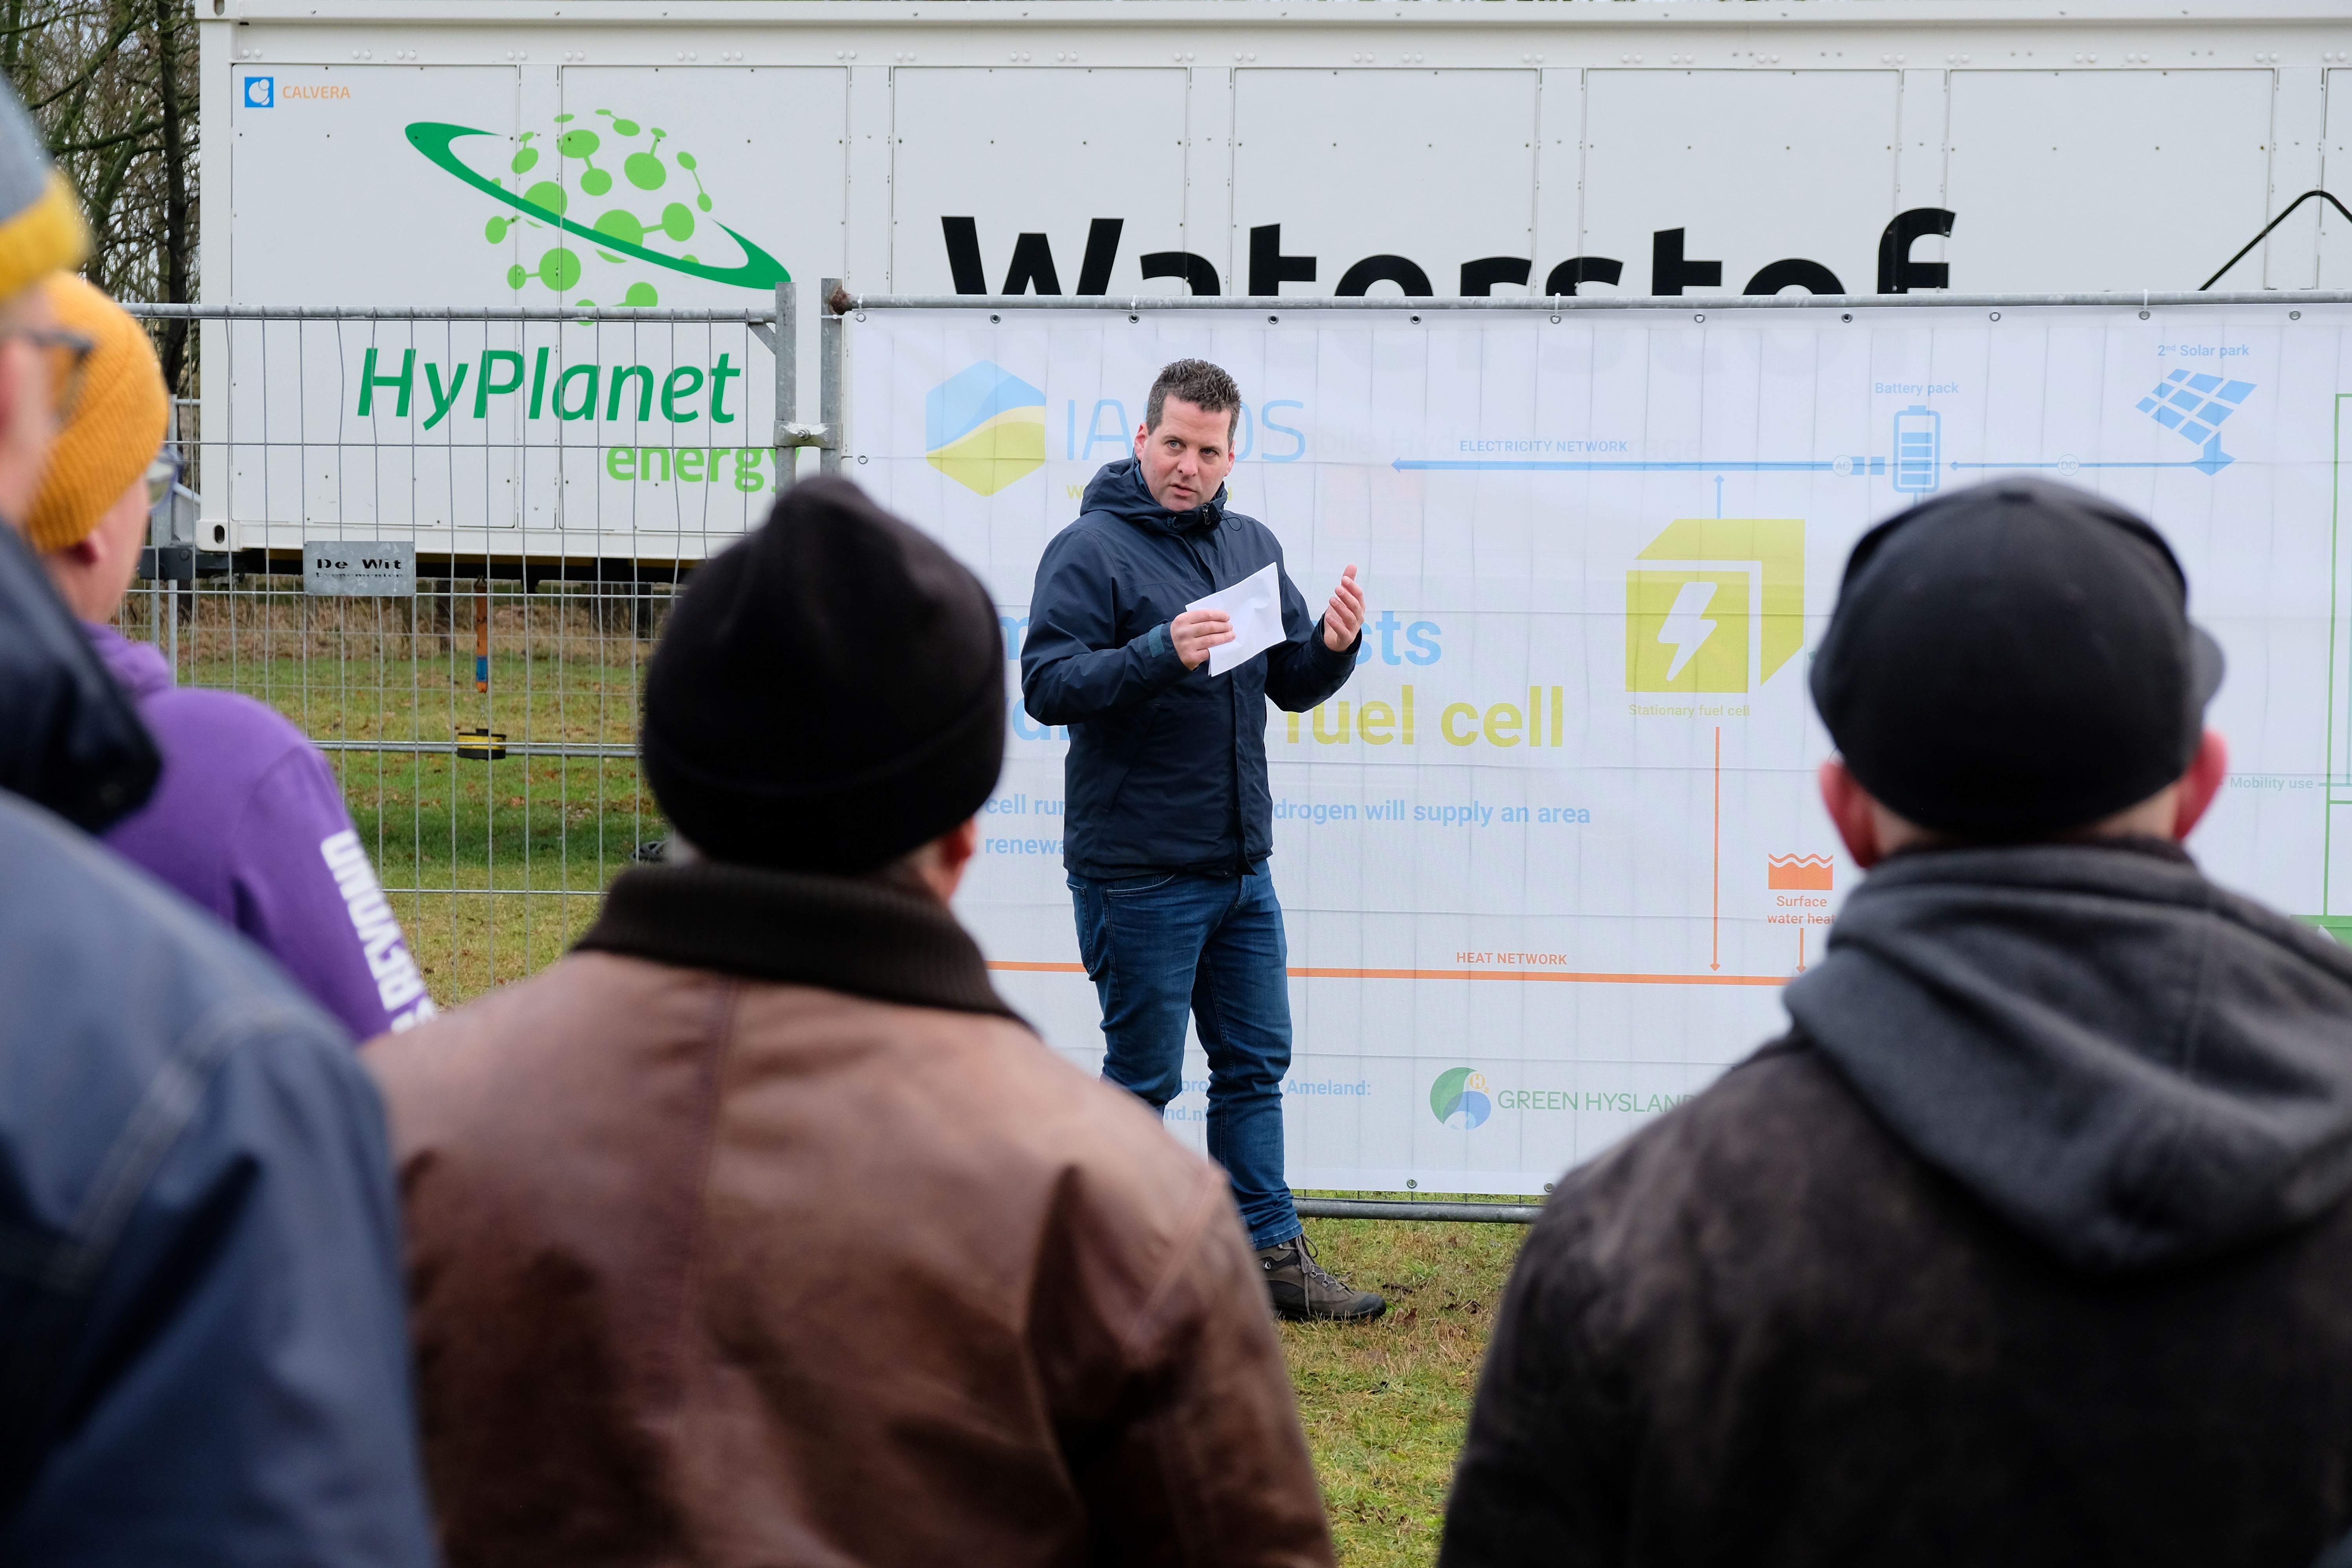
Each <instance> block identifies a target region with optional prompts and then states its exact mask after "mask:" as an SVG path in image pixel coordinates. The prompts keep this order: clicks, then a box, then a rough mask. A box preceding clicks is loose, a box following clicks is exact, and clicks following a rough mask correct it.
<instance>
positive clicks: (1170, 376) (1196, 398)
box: [1143, 359, 1242, 441]
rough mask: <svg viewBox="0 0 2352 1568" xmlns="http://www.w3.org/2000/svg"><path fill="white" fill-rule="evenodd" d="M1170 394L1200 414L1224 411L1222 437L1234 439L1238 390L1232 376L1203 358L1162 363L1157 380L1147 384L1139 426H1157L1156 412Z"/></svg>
mask: <svg viewBox="0 0 2352 1568" xmlns="http://www.w3.org/2000/svg"><path fill="white" fill-rule="evenodd" d="M1171 397H1181V398H1182V399H1183V400H1184V401H1185V402H1187V403H1189V404H1191V405H1192V406H1193V407H1195V408H1197V409H1199V410H1201V412H1202V413H1203V414H1225V415H1230V416H1231V417H1230V418H1228V419H1227V420H1226V421H1225V439H1226V440H1228V441H1231V440H1232V439H1233V438H1234V424H1235V423H1236V422H1237V421H1238V420H1239V419H1240V418H1241V416H1242V389H1241V388H1240V387H1238V386H1235V385H1234V378H1233V377H1232V376H1230V375H1227V374H1225V373H1224V371H1223V369H1222V368H1221V367H1219V366H1217V365H1213V364H1211V363H1209V362H1208V361H1207V360H1204V359H1180V360H1178V361H1176V362H1175V363H1173V364H1170V365H1166V366H1163V367H1162V368H1161V370H1160V377H1159V379H1158V380H1156V381H1154V382H1153V383H1152V384H1151V399H1150V402H1148V403H1146V404H1145V405H1143V427H1144V428H1145V429H1146V430H1157V429H1159V428H1160V411H1161V410H1162V409H1163V408H1164V407H1165V406H1166V405H1167V402H1168V400H1169V399H1170V398H1171Z"/></svg>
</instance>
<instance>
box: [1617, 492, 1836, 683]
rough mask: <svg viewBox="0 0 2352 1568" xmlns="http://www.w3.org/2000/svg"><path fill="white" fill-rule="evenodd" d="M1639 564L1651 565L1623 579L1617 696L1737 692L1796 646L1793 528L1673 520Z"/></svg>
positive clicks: (1770, 671)
mask: <svg viewBox="0 0 2352 1568" xmlns="http://www.w3.org/2000/svg"><path fill="white" fill-rule="evenodd" d="M1638 559H1640V560H1643V561H1647V562H1654V563H1658V564H1657V565H1654V566H1647V567H1641V566H1637V567H1635V568H1634V569H1633V570H1632V571H1630V572H1628V573H1626V574H1625V689H1626V690H1628V691H1683V692H1699V691H1746V690H1748V689H1749V688H1750V685H1751V684H1761V683H1762V682H1763V681H1765V680H1769V679H1772V677H1773V676H1774V675H1775V674H1777V673H1778V672H1779V671H1780V667H1781V666H1783V665H1785V664H1787V663H1788V662H1789V660H1790V658H1794V657H1795V656H1796V654H1797V653H1798V651H1799V650H1800V649H1801V648H1802V647H1804V646H1805V524H1804V521H1803V520H1802V519H1801V518H1793V517H1772V518H1743V517H1685V518H1681V519H1678V520H1677V521H1674V522H1670V523H1668V524H1667V525H1666V527H1665V529H1664V531H1663V532H1661V533H1660V534H1659V535H1658V537H1657V538H1655V539H1654V540H1652V541H1650V542H1649V544H1648V546H1647V547H1646V548H1644V549H1643V552H1642V553H1641V555H1640V556H1639V557H1638ZM1750 568H1753V570H1752V571H1751V570H1750ZM1751 628H1755V629H1758V630H1760V634H1761V635H1760V636H1758V637H1753V638H1751V637H1750V631H1751ZM1751 641H1752V642H1753V643H1754V645H1755V647H1754V655H1755V658H1756V659H1757V660H1758V661H1759V663H1760V665H1761V667H1762V670H1763V673H1762V675H1761V676H1760V677H1759V678H1758V679H1757V681H1755V682H1753V683H1751V682H1750V680H1749V679H1748V671H1749V668H1750V665H1749V655H1750V644H1751Z"/></svg>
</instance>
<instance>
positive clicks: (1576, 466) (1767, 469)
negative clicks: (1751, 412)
mask: <svg viewBox="0 0 2352 1568" xmlns="http://www.w3.org/2000/svg"><path fill="white" fill-rule="evenodd" d="M1389 467H1391V468H1395V469H1398V470H1400V471H1402V470H1404V469H1407V468H1421V469H1442V470H1444V471H1446V472H1449V473H1500V472H1506V471H1512V472H1519V473H1542V474H1695V473H1701V472H1706V473H1713V472H1717V471H1728V472H1731V473H1738V474H1826V473H1829V472H1831V471H1832V469H1831V466H1830V465H1829V464H1828V463H1826V462H1819V463H1664V462H1659V463H1633V462H1628V463H1543V462H1532V461H1517V460H1514V459H1511V458H1496V459H1492V460H1487V459H1475V460H1471V459H1465V460H1462V461H1441V460H1436V459H1429V458H1398V459H1397V460H1396V461H1395V462H1393V463H1391V464H1390V465H1389Z"/></svg>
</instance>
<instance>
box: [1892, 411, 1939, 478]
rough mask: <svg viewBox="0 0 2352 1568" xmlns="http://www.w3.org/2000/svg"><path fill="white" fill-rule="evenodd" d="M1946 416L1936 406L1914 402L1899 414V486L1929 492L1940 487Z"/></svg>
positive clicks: (1896, 440) (1896, 467)
mask: <svg viewBox="0 0 2352 1568" xmlns="http://www.w3.org/2000/svg"><path fill="white" fill-rule="evenodd" d="M1943 435H1944V419H1943V416H1942V415H1940V414H1937V412H1936V411H1935V410H1934V409H1932V408H1929V407H1927V406H1925V405H1920V404H1914V405H1912V406H1910V407H1908V408H1906V409H1905V410H1904V411H1903V412H1902V413H1900V414H1897V415H1896V416H1895V475H1894V483H1895V489H1898V490H1910V491H1913V492H1915V493H1918V494H1925V493H1926V492H1927V491H1929V490H1932V489H1935V488H1936V486H1937V473H1936V467H1937V458H1939V457H1941V456H1942V447H1943V445H1944V439H1943Z"/></svg>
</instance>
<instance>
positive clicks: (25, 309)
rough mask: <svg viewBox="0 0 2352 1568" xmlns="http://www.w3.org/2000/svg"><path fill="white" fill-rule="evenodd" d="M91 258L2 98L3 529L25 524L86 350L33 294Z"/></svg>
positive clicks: (10, 96)
mask: <svg viewBox="0 0 2352 1568" xmlns="http://www.w3.org/2000/svg"><path fill="white" fill-rule="evenodd" d="M88 255H89V228H88V227H87V226H85V225H84V224H83V223H82V217H81V206H80V204H79V203H78V202H76V201H75V200H74V195H73V187H72V186H70V185H68V184H67V183H66V177H65V175H63V174H60V173H58V170H57V168H56V167H55V166H54V165H53V164H51V163H50V162H49V157H48V152H47V148H46V147H44V146H43V144H42V142H41V133H40V132H39V130H38V129H37V128H36V127H35V125H34V124H33V121H32V118H31V117H30V116H29V115H27V114H26V112H25V108H24V105H23V104H21V103H19V102H17V101H16V94H15V93H13V92H8V91H6V90H5V89H0V519H5V521H9V522H15V521H17V520H19V519H21V518H22V517H23V516H24V515H25V508H26V506H27V505H28V504H30V502H31V500H32V499H33V487H34V486H35V485H37V484H38V483H39V482H40V478H41V465H42V462H43V460H44V459H45V458H46V457H47V453H48V446H49V439H50V437H51V436H52V435H54V434H55V431H56V421H55V407H56V405H57V403H58V401H59V400H60V399H61V398H62V397H64V396H65V395H68V393H69V391H70V386H71V383H72V381H73V379H74V376H75V374H76V372H77V370H78V368H79V364H80V362H81V359H82V356H83V354H84V353H86V352H87V350H86V346H85V345H84V344H82V343H80V342H78V341H77V340H76V339H75V338H74V337H73V336H72V335H71V334H70V333H68V332H64V331H59V330H58V322H57V321H56V320H55V318H54V317H53V316H52V315H51V314H50V311H49V305H48V300H47V296H46V295H45V294H44V292H43V291H42V290H41V289H38V288H37V287H35V285H37V284H38V283H39V282H41V280H42V279H46V278H47V277H48V276H49V275H50V274H52V273H56V272H60V271H63V270H64V269H65V268H68V267H79V266H80V265H81V262H82V258H84V257H85V256H88Z"/></svg>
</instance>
